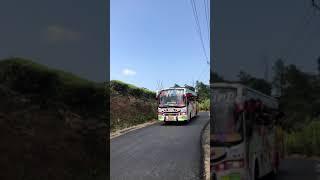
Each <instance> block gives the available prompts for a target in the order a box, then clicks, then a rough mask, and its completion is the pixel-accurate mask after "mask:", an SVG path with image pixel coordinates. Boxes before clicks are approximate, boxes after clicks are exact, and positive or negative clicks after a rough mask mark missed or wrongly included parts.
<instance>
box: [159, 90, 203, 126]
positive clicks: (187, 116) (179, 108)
mask: <svg viewBox="0 0 320 180" xmlns="http://www.w3.org/2000/svg"><path fill="white" fill-rule="evenodd" d="M156 96H157V102H158V120H159V121H163V122H169V121H176V122H180V121H190V120H191V119H192V118H193V117H195V116H197V114H198V105H197V93H196V92H195V90H193V89H192V88H190V87H173V88H167V89H162V90H160V91H157V94H156Z"/></svg>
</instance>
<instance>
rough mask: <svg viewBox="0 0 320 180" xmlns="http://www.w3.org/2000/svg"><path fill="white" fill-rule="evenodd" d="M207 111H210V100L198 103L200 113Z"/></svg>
mask: <svg viewBox="0 0 320 180" xmlns="http://www.w3.org/2000/svg"><path fill="white" fill-rule="evenodd" d="M209 109H210V99H205V100H203V101H202V102H200V103H199V110H200V111H209Z"/></svg>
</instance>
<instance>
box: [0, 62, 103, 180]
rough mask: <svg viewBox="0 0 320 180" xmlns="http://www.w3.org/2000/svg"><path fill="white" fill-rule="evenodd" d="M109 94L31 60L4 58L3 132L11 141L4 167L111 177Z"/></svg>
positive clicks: (0, 87) (0, 91)
mask: <svg viewBox="0 0 320 180" xmlns="http://www.w3.org/2000/svg"><path fill="white" fill-rule="evenodd" d="M106 92H108V90H106V86H105V85H104V84H103V83H96V82H91V81H88V80H85V79H82V78H80V77H77V76H75V75H73V74H71V73H67V72H64V71H60V70H55V69H51V68H48V67H46V66H44V65H40V64H37V63H34V62H32V61H31V60H28V59H23V58H8V59H4V60H1V61H0V99H1V101H0V107H1V108H0V120H1V124H2V125H1V127H0V132H1V137H2V138H3V139H6V141H8V142H11V143H9V144H6V143H2V144H0V149H1V150H0V151H1V153H2V154H4V155H3V157H6V158H0V165H1V167H7V166H10V167H14V168H15V169H16V172H14V173H13V174H15V175H16V176H17V177H20V179H32V178H31V177H33V178H34V177H36V176H37V177H39V178H40V179H41V178H42V179H48V177H50V176H51V177H53V176H54V177H57V178H58V179H62V180H63V179H106V164H105V158H106V144H105V143H106V134H105V133H106V128H107V127H108V126H107V124H108V119H109V117H107V114H106V109H107V108H106V103H107V102H106V99H107V98H106ZM107 150H108V149H107ZM21 152H23V153H21ZM21 154H24V155H23V156H21ZM30 157H32V158H30ZM16 158H19V159H20V160H19V161H15V160H14V159H16ZM16 162H18V163H19V164H16ZM40 162H41V165H39V163H40ZM43 162H44V163H45V164H44V165H45V166H42V164H43ZM48 169H49V170H48ZM4 172H6V171H5V170H4ZM7 174H10V172H8V173H7ZM7 174H4V177H5V175H7ZM9 179H12V178H9ZM13 179H15V178H13ZM16 179H17V178H16ZM18 179H19V178H18Z"/></svg>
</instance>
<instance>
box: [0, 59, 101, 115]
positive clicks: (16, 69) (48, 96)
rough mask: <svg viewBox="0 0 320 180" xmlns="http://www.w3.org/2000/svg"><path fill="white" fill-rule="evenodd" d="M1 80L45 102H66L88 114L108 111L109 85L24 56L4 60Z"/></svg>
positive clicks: (80, 111) (5, 84)
mask: <svg viewBox="0 0 320 180" xmlns="http://www.w3.org/2000/svg"><path fill="white" fill-rule="evenodd" d="M0 83H1V84H2V85H4V86H6V87H8V88H10V89H12V90H14V91H17V92H18V93H23V94H24V95H27V96H28V97H29V98H31V99H32V100H34V101H37V102H39V103H41V104H42V105H43V106H45V105H47V104H49V103H51V104H53V103H62V104H64V105H66V106H68V107H69V108H72V109H73V110H74V111H76V112H77V113H79V114H82V115H84V116H92V115H96V114H103V113H105V109H106V102H105V99H106V98H104V97H105V94H106V93H105V86H104V85H103V84H101V83H100V84H98V83H95V82H91V81H88V80H85V79H82V78H80V77H77V76H75V75H73V74H71V73H67V72H64V71H60V70H55V69H50V68H48V67H46V66H43V65H40V64H37V63H34V62H32V61H30V60H26V59H22V58H12V59H6V60H1V61H0Z"/></svg>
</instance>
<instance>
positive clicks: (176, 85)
mask: <svg viewBox="0 0 320 180" xmlns="http://www.w3.org/2000/svg"><path fill="white" fill-rule="evenodd" d="M173 87H175V88H176V87H181V86H179V85H178V84H174V86H173Z"/></svg>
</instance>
